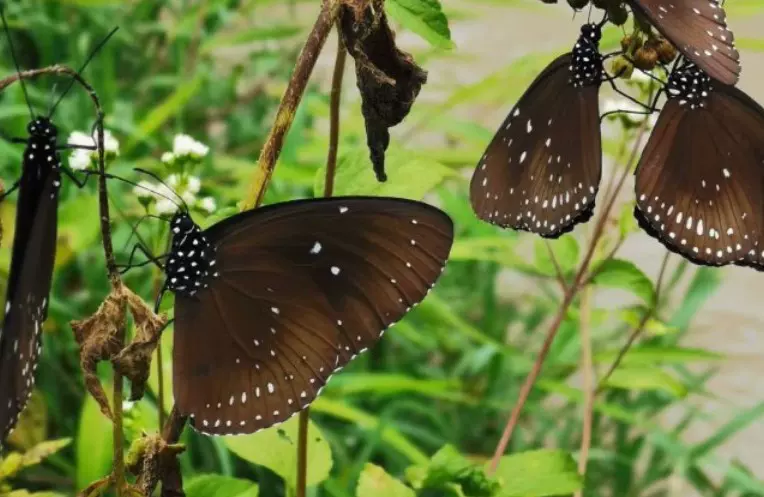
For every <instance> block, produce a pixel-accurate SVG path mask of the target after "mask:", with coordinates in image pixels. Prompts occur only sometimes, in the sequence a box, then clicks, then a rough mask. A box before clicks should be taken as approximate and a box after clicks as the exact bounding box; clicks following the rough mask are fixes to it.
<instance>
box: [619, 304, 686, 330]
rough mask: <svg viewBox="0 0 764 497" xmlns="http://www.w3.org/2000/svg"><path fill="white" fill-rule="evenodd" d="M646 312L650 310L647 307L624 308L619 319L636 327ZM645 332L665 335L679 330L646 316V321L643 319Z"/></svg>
mask: <svg viewBox="0 0 764 497" xmlns="http://www.w3.org/2000/svg"><path fill="white" fill-rule="evenodd" d="M646 312H650V311H649V310H648V309H640V310H635V309H626V310H624V311H621V313H620V314H621V319H622V320H623V322H624V323H626V324H629V325H631V326H633V327H635V328H636V327H637V326H639V325H640V323H641V322H642V320H643V319H644V314H645V313H646ZM643 329H644V331H645V333H647V334H648V335H651V336H665V335H671V334H673V333H676V332H678V331H679V328H677V327H676V326H669V325H667V324H666V323H664V322H662V321H660V320H658V319H655V318H654V317H649V318H647V321H645V324H644V327H643Z"/></svg>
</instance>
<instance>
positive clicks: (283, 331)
mask: <svg viewBox="0 0 764 497" xmlns="http://www.w3.org/2000/svg"><path fill="white" fill-rule="evenodd" d="M205 235H207V236H208V238H209V240H210V243H211V244H212V245H214V246H215V248H216V252H215V265H214V267H215V268H216V271H217V274H218V276H217V277H215V278H214V279H212V280H211V281H210V282H209V287H208V288H207V289H205V290H202V291H200V292H199V293H198V294H196V295H195V296H194V297H184V296H182V295H179V296H177V297H176V328H175V330H176V331H175V352H174V361H175V368H176V369H175V378H176V382H175V392H176V398H177V401H178V405H179V407H180V409H181V411H182V412H183V413H184V414H189V415H193V416H194V426H195V427H196V428H198V429H200V430H202V431H205V432H208V433H215V434H225V433H251V432H253V431H256V430H258V429H260V428H265V427H268V426H271V425H272V424H273V423H274V422H280V421H283V420H285V419H287V418H288V417H289V416H291V415H292V414H294V413H295V412H297V411H298V410H300V409H301V408H303V407H305V406H307V405H308V404H309V403H310V402H311V401H312V400H313V399H314V398H315V397H316V396H317V395H318V393H319V391H320V388H321V387H323V385H324V384H325V383H326V381H327V380H328V378H329V376H330V375H331V374H332V373H333V372H334V371H336V370H338V369H340V368H341V367H343V366H344V365H345V364H347V363H348V361H350V360H351V359H352V358H353V357H354V356H355V355H356V354H358V353H360V352H363V351H364V350H366V348H368V347H369V346H371V345H373V344H374V343H375V342H376V341H377V340H378V339H379V338H380V336H382V334H383V333H384V331H385V329H387V328H388V327H389V326H390V325H392V324H393V323H395V322H396V321H397V320H399V319H400V318H401V317H403V315H404V314H406V312H408V311H409V310H410V308H411V307H412V306H414V305H416V304H417V303H418V302H420V301H421V300H422V299H423V298H424V296H425V295H426V294H427V293H428V292H429V290H430V288H431V287H432V286H433V285H434V283H435V281H436V280H437V278H438V276H439V275H440V273H441V271H442V269H443V267H444V265H445V262H446V259H447V258H448V253H449V251H450V248H451V243H452V241H453V226H452V223H451V220H450V219H449V218H448V216H446V215H445V214H443V213H442V212H440V211H439V210H437V209H435V208H433V207H430V206H427V205H426V204H422V203H418V202H412V201H406V200H397V199H383V198H363V197H346V198H334V199H318V200H311V201H298V202H289V203H286V204H278V205H275V206H269V207H265V208H262V209H258V210H256V211H251V212H246V213H243V214H240V215H238V216H234V217H233V218H230V219H228V220H226V221H223V222H222V223H219V224H218V225H215V226H213V227H211V228H210V229H209V230H207V231H206V232H205ZM168 276H169V275H168ZM211 330H214V331H211ZM211 333H215V334H219V335H221V337H220V339H214V338H211V337H210V334H211ZM222 335H225V336H222ZM211 340H214V343H211V342H210V341H211ZM221 385H224V386H225V389H224V390H225V391H224V392H223V393H222V394H221V393H220V391H221V390H220V386H221ZM229 390H230V392H229ZM258 395H259V397H258ZM231 399H233V401H232V400H231ZM242 399H257V400H258V402H252V403H251V404H250V403H249V401H247V402H242ZM262 399H264V400H262ZM231 402H232V403H231ZM218 404H220V407H218ZM263 409H265V410H264V411H263ZM218 421H219V422H218ZM229 421H230V424H229ZM205 422H206V423H205ZM242 422H244V424H242Z"/></svg>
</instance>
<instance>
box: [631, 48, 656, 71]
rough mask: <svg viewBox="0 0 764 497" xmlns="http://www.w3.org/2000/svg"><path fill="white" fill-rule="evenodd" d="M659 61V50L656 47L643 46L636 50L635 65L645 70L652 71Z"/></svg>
mask: <svg viewBox="0 0 764 497" xmlns="http://www.w3.org/2000/svg"><path fill="white" fill-rule="evenodd" d="M657 63H658V52H657V51H656V50H655V49H654V48H650V47H647V46H643V47H641V48H638V49H637V50H635V51H634V66H635V67H637V68H639V69H642V70H643V71H652V70H653V69H655V65H656V64H657Z"/></svg>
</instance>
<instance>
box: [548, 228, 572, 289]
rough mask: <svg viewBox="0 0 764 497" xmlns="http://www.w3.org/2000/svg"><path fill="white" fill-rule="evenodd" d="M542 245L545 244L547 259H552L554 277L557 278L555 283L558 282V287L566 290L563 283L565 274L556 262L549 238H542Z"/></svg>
mask: <svg viewBox="0 0 764 497" xmlns="http://www.w3.org/2000/svg"><path fill="white" fill-rule="evenodd" d="M544 245H545V246H546V250H547V252H549V259H550V260H551V261H552V265H553V266H554V273H555V277H556V278H557V283H559V284H560V288H562V291H563V292H564V291H565V290H567V285H566V284H565V275H564V274H563V273H562V268H561V267H560V264H559V263H558V262H557V257H556V256H555V255H554V249H553V248H552V244H551V243H549V240H544Z"/></svg>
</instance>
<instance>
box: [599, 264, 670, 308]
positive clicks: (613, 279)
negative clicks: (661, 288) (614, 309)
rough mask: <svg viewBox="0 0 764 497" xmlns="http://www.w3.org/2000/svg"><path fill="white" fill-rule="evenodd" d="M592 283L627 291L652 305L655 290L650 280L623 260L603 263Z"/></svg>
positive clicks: (635, 267) (633, 265)
mask: <svg viewBox="0 0 764 497" xmlns="http://www.w3.org/2000/svg"><path fill="white" fill-rule="evenodd" d="M593 283H594V284H595V285H599V286H604V287H608V288H621V289H624V290H628V291H630V292H632V293H633V294H634V295H636V296H638V297H639V298H641V299H642V300H643V301H645V303H647V304H652V303H653V300H654V299H655V289H654V287H653V282H652V281H650V278H648V277H647V276H645V273H643V272H642V271H641V270H640V269H639V268H638V267H637V266H636V265H635V264H634V263H633V262H630V261H625V260H623V259H609V260H606V261H604V262H603V263H602V265H601V266H599V272H598V273H597V275H596V276H595V277H594V280H593Z"/></svg>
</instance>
